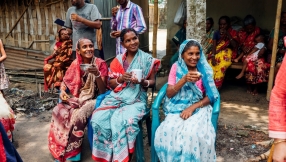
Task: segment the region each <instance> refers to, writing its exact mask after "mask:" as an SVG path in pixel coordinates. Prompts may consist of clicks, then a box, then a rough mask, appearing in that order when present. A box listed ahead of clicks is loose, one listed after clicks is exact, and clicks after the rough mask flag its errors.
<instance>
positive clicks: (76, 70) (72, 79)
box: [63, 38, 94, 97]
mask: <svg viewBox="0 0 286 162" xmlns="http://www.w3.org/2000/svg"><path fill="white" fill-rule="evenodd" d="M83 39H85V38H81V39H79V40H78V41H77V43H76V49H78V43H79V42H80V41H81V40H83ZM92 60H94V58H93V59H92ZM92 63H94V61H92ZM80 64H82V57H81V55H80V53H79V52H78V50H76V59H75V60H74V61H73V62H72V64H71V65H70V67H69V68H68V70H67V71H66V73H65V76H64V78H63V82H64V83H65V85H66V86H67V88H68V89H69V91H70V92H71V94H72V95H74V96H75V97H79V93H80V89H81V88H82V80H81V79H82V76H83V74H84V72H83V71H82V70H81V69H80Z"/></svg>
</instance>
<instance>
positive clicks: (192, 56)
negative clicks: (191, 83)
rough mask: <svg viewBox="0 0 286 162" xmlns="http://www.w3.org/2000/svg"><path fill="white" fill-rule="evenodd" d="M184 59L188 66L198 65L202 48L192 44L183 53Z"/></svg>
mask: <svg viewBox="0 0 286 162" xmlns="http://www.w3.org/2000/svg"><path fill="white" fill-rule="evenodd" d="M182 59H183V60H184V61H185V63H186V65H187V66H188V67H192V68H194V67H196V66H197V63H198V61H199V59H200V49H199V47H198V46H191V47H190V48H189V49H187V50H186V51H185V52H184V53H183V54H182Z"/></svg>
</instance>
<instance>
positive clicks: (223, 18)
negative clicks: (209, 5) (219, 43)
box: [218, 16, 230, 25]
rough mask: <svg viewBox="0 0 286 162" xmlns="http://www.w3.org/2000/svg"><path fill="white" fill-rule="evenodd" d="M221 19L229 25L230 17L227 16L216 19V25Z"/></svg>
mask: <svg viewBox="0 0 286 162" xmlns="http://www.w3.org/2000/svg"><path fill="white" fill-rule="evenodd" d="M221 20H225V21H226V23H227V24H228V25H230V18H229V17H228V16H222V17H220V18H219V19H218V25H219V23H220V21H221Z"/></svg>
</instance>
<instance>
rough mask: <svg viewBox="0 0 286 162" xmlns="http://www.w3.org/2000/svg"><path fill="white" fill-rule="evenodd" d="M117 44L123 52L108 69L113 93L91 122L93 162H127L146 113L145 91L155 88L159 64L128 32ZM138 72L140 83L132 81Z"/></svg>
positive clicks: (133, 34) (135, 80)
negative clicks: (140, 74) (140, 72)
mask: <svg viewBox="0 0 286 162" xmlns="http://www.w3.org/2000/svg"><path fill="white" fill-rule="evenodd" d="M120 39H121V44H122V45H123V47H125V48H126V49H127V51H126V52H125V53H124V54H123V55H117V56H116V58H115V59H114V60H113V61H112V63H111V65H110V74H109V77H110V80H109V85H110V87H111V88H112V89H113V91H112V92H111V93H110V94H109V95H107V96H106V97H105V99H104V100H103V101H102V103H101V105H100V106H99V108H97V109H96V110H95V111H94V113H93V115H92V118H91V125H92V128H93V131H94V135H93V139H94V141H93V149H92V158H93V159H94V160H95V161H129V160H130V156H131V155H132V154H133V152H134V145H135V139H136V136H137V134H138V132H139V127H138V121H140V120H141V119H142V118H143V116H144V115H145V113H146V106H147V93H146V91H147V89H148V87H149V86H152V85H154V84H155V73H156V70H157V69H158V66H159V63H160V62H159V60H157V59H154V58H153V57H152V56H151V55H150V54H148V53H145V52H143V51H141V50H140V49H138V48H139V38H138V34H137V33H136V31H135V30H134V29H132V28H127V29H124V30H122V32H121V34H120ZM134 70H137V71H142V80H137V78H136V77H134V74H135V73H133V72H134Z"/></svg>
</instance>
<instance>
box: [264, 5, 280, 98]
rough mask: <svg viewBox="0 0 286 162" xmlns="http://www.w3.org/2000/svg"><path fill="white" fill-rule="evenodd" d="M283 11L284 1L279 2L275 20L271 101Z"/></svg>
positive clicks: (269, 82) (270, 79)
mask: <svg viewBox="0 0 286 162" xmlns="http://www.w3.org/2000/svg"><path fill="white" fill-rule="evenodd" d="M281 9H282V0H278V4H277V11H276V20H275V29H274V31H275V32H274V39H273V48H272V57H271V66H270V74H269V81H268V89H267V96H266V99H267V100H268V101H269V99H270V94H271V91H272V88H273V82H274V70H275V62H276V53H277V45H278V34H279V27H280V17H281Z"/></svg>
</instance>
